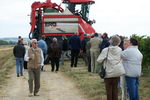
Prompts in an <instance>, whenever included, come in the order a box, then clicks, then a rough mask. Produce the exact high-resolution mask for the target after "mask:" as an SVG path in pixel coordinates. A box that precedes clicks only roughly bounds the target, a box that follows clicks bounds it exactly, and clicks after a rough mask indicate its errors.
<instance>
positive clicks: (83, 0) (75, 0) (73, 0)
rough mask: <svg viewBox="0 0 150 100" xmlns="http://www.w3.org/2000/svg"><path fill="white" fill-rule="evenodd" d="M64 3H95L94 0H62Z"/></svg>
mask: <svg viewBox="0 0 150 100" xmlns="http://www.w3.org/2000/svg"><path fill="white" fill-rule="evenodd" d="M62 1H63V2H70V3H90V2H91V3H95V1H94V0H62Z"/></svg>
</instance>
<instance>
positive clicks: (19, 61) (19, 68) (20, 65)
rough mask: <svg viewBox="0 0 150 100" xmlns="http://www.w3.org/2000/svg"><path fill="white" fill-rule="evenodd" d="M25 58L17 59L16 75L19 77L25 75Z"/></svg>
mask: <svg viewBox="0 0 150 100" xmlns="http://www.w3.org/2000/svg"><path fill="white" fill-rule="evenodd" d="M23 62H24V59H23V58H16V73H17V75H19V74H20V75H23Z"/></svg>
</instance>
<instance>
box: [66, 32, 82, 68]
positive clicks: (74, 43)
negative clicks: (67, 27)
mask: <svg viewBox="0 0 150 100" xmlns="http://www.w3.org/2000/svg"><path fill="white" fill-rule="evenodd" d="M69 44H70V47H71V67H73V66H74V67H77V63H78V55H79V53H80V49H81V41H80V38H79V36H78V35H77V33H75V35H73V36H71V37H70V40H69Z"/></svg>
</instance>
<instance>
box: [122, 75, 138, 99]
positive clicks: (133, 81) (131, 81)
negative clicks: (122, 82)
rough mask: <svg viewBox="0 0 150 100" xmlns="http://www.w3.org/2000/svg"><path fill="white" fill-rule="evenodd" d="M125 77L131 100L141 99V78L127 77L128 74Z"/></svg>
mask: <svg viewBox="0 0 150 100" xmlns="http://www.w3.org/2000/svg"><path fill="white" fill-rule="evenodd" d="M125 79H126V84H127V91H128V93H129V98H130V100H139V94H138V86H139V79H138V78H137V77H127V76H126V77H125Z"/></svg>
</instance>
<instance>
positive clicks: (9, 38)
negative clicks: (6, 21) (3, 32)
mask: <svg viewBox="0 0 150 100" xmlns="http://www.w3.org/2000/svg"><path fill="white" fill-rule="evenodd" d="M23 39H24V40H29V38H23ZM0 40H4V41H7V42H9V41H13V42H17V41H18V38H14V37H13V38H11V37H8V38H0Z"/></svg>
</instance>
